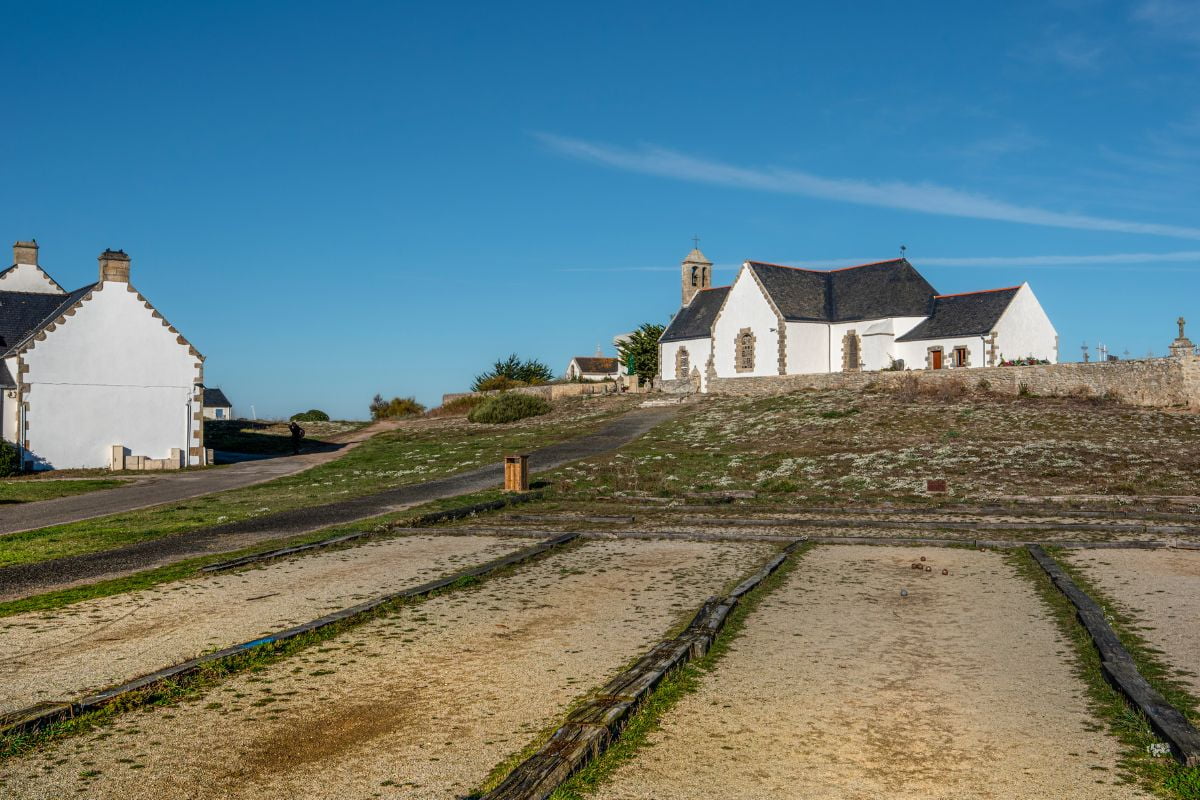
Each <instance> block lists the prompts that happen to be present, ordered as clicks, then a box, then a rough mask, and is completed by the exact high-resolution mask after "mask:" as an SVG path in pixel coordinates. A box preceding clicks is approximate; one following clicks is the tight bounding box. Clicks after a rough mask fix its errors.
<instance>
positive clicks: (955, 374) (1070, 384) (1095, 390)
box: [708, 356, 1200, 409]
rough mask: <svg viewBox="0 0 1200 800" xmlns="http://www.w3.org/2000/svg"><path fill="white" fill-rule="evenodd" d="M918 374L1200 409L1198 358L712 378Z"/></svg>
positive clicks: (826, 383)
mask: <svg viewBox="0 0 1200 800" xmlns="http://www.w3.org/2000/svg"><path fill="white" fill-rule="evenodd" d="M909 376H914V377H916V378H917V379H918V380H920V381H921V383H922V384H925V383H937V382H943V381H958V382H962V383H963V384H965V385H966V386H968V387H970V388H975V387H977V386H979V384H980V382H981V381H986V383H985V384H984V386H986V387H987V388H988V389H989V390H990V391H993V392H1000V393H1003V394H1014V395H1015V394H1021V393H1022V392H1025V393H1028V394H1035V395H1048V396H1066V395H1073V396H1081V397H1110V398H1114V399H1118V400H1120V401H1121V402H1124V403H1128V404H1130V405H1137V406H1148V407H1156V408H1161V407H1171V406H1173V407H1188V408H1195V409H1200V357H1197V356H1184V357H1179V358H1176V357H1171V358H1151V359H1143V360H1137V361H1107V362H1096V363H1089V364H1083V363H1067V364H1037V365H1033V366H1028V367H976V368H970V367H968V368H959V369H942V370H907V371H904V372H891V371H883V372H833V373H827V374H816V375H772V376H768V377H760V378H716V377H710V378H709V379H708V391H709V392H710V393H711V394H725V395H771V394H783V393H786V392H794V391H798V390H801V389H840V388H846V389H863V388H866V387H867V386H868V385H871V384H874V385H876V386H880V385H882V386H896V385H898V384H899V383H900V381H902V380H905V379H906V378H908V379H910V380H911V377H909Z"/></svg>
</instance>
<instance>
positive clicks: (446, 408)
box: [425, 394, 484, 417]
mask: <svg viewBox="0 0 1200 800" xmlns="http://www.w3.org/2000/svg"><path fill="white" fill-rule="evenodd" d="M483 400H484V398H482V397H480V396H479V395H477V394H465V395H463V396H462V397H456V398H454V399H453V400H451V401H450V402H449V403H442V404H441V405H440V406H438V407H437V408H431V409H430V410H429V413H428V414H426V415H425V416H427V417H465V416H466V415H467V414H469V413H470V412H471V409H473V408H475V406H477V405H479V404H480V403H482V402H483Z"/></svg>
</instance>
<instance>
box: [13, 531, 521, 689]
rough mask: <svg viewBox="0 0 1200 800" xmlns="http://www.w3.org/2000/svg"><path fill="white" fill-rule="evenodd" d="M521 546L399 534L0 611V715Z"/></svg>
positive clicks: (492, 540) (130, 675) (251, 636)
mask: <svg viewBox="0 0 1200 800" xmlns="http://www.w3.org/2000/svg"><path fill="white" fill-rule="evenodd" d="M528 544H529V543H528V542H526V541H521V540H516V539H497V538H484V537H466V536H464V537H459V536H436V535H423V536H407V537H402V538H398V539H390V540H386V541H382V542H375V543H371V544H364V545H361V546H359V547H354V548H351V549H347V550H341V551H337V552H329V553H324V554H321V555H314V556H307V557H304V558H298V559H293V560H290V561H283V562H278V563H274V564H270V565H268V566H265V567H263V568H261V569H253V570H249V571H246V572H241V573H236V574H232V573H230V574H224V575H214V576H208V577H203V578H196V579H193V580H185V581H178V582H175V583H169V584H164V585H162V586H158V587H155V588H153V589H147V590H145V591H139V592H132V593H127V594H121V595H116V596H114V597H106V598H102V599H99V600H95V601H90V602H84V603H76V604H74V605H71V606H68V607H66V608H64V609H62V610H60V611H53V612H38V613H32V614H20V615H16V616H12V617H6V618H4V619H0V713H4V712H6V711H12V710H14V709H17V708H24V707H26V706H29V705H32V704H33V703H35V702H38V701H42V700H60V699H69V698H72V697H76V696H79V695H82V694H84V693H86V692H88V691H94V690H98V689H102V688H105V687H107V686H111V685H113V684H117V683H121V682H124V681H126V680H130V679H132V678H135V677H137V676H139V675H145V674H146V673H149V672H153V671H154V670H156V669H160V668H162V667H166V666H169V665H171V664H175V663H178V662H180V661H184V660H186V659H189V658H192V657H193V656H197V655H200V654H201V653H205V652H210V651H212V650H219V649H220V648H222V647H228V646H229V645H232V644H237V643H238V642H245V641H249V640H250V639H254V638H256V637H259V636H263V635H265V634H267V633H270V632H273V631H278V630H283V629H285V628H289V627H291V626H293V625H298V624H300V623H302V622H307V621H308V620H310V619H316V618H317V617H319V616H321V615H323V614H327V613H329V612H330V611H334V610H337V609H339V608H346V607H347V606H352V605H354V604H356V603H360V602H362V601H364V600H367V599H369V598H371V597H377V596H379V595H382V594H387V593H388V592H394V591H397V590H399V589H403V588H405V587H407V586H414V585H416V584H419V583H423V582H424V581H427V580H432V579H433V578H437V577H441V576H442V575H445V574H447V573H450V572H453V571H454V570H456V569H461V568H463V567H466V566H471V565H474V564H479V563H483V562H485V561H488V560H490V559H493V558H498V557H500V556H501V555H503V554H505V553H508V552H512V551H513V550H516V549H519V548H521V547H523V546H528Z"/></svg>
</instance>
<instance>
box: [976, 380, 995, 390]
mask: <svg viewBox="0 0 1200 800" xmlns="http://www.w3.org/2000/svg"><path fill="white" fill-rule="evenodd" d="M975 388H976V389H978V390H979V391H981V392H990V391H991V390H992V382H991V381H989V380H988V379H987V378H980V379H979V383H977V384H975Z"/></svg>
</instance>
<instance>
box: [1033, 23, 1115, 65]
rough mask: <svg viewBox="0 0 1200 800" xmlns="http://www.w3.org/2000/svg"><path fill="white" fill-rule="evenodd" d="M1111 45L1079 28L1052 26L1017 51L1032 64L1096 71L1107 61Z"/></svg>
mask: <svg viewBox="0 0 1200 800" xmlns="http://www.w3.org/2000/svg"><path fill="white" fill-rule="evenodd" d="M1107 50H1108V48H1107V46H1106V45H1105V44H1104V43H1103V42H1101V41H1100V40H1098V39H1094V38H1092V37H1090V36H1085V35H1084V34H1082V33H1080V32H1079V31H1063V30H1062V29H1061V28H1059V27H1057V26H1056V27H1052V28H1050V29H1048V30H1047V31H1046V33H1045V35H1044V36H1042V37H1041V38H1040V39H1038V40H1036V41H1035V42H1034V43H1031V44H1027V45H1025V46H1024V47H1023V48H1022V49H1020V50H1019V51H1017V53H1016V55H1017V57H1018V58H1020V59H1022V60H1024V61H1028V62H1030V63H1032V64H1039V65H1040V64H1054V65H1057V66H1060V67H1065V68H1067V69H1069V70H1074V71H1077V72H1092V71H1095V70H1096V69H1098V68H1099V67H1100V66H1101V64H1102V63H1103V59H1104V56H1105V55H1106V53H1107Z"/></svg>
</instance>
